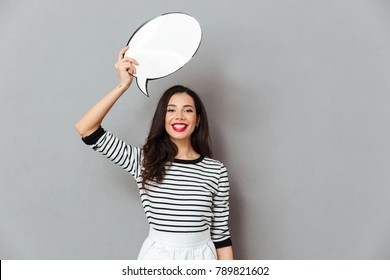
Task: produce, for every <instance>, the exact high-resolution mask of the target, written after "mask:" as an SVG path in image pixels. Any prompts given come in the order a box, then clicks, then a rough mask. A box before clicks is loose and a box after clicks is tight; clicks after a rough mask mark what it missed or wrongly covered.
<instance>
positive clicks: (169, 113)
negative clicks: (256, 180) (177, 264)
mask: <svg viewBox="0 0 390 280" xmlns="http://www.w3.org/2000/svg"><path fill="white" fill-rule="evenodd" d="M127 49H128V47H126V48H124V49H122V51H121V52H120V53H119V58H118V62H117V63H116V64H115V68H116V69H117V72H118V75H119V77H120V84H119V85H118V86H117V87H115V88H114V89H113V90H112V91H111V92H110V93H108V94H107V95H106V96H105V97H104V98H103V99H102V100H100V101H99V102H98V103H97V104H95V105H94V106H93V107H92V108H91V109H90V110H89V111H88V112H87V113H86V114H85V115H84V116H83V117H82V118H81V119H80V120H79V122H78V123H77V124H76V129H77V131H78V132H79V134H80V135H81V136H82V139H83V141H84V142H85V143H86V144H87V145H90V146H91V148H93V149H94V150H95V151H98V152H100V153H102V154H103V155H105V156H107V157H108V158H109V159H111V160H112V161H113V162H114V163H115V164H117V165H119V166H120V167H122V168H123V169H125V170H126V171H128V172H129V173H130V174H131V175H132V176H133V177H134V179H135V180H136V182H137V185H138V190H139V194H140V197H141V201H142V205H143V208H144V211H145V215H146V218H147V220H148V222H149V225H150V230H149V236H148V237H147V238H146V240H145V242H144V244H143V246H142V248H141V251H140V253H139V255H138V259H233V250H232V242H231V239H230V231H229V224H228V220H229V180H228V174H227V169H226V167H225V166H224V165H223V163H221V162H219V161H217V160H215V159H212V158H211V156H212V152H211V144H210V135H209V127H208V122H207V115H206V111H205V108H204V106H203V103H202V101H201V100H200V98H199V96H198V95H197V94H196V93H195V92H194V91H192V90H191V89H189V88H186V87H183V86H174V87H172V88H170V89H168V90H167V91H166V92H165V93H164V94H163V95H162V97H161V98H160V101H159V103H158V105H157V108H156V111H155V114H154V117H153V120H152V125H151V128H150V132H149V135H148V137H147V140H146V143H145V145H144V146H143V148H142V149H141V148H138V147H133V146H131V145H128V144H126V143H125V142H124V141H122V140H120V139H118V138H117V137H115V136H114V135H113V134H112V133H110V132H108V131H105V130H104V129H103V128H102V127H101V122H102V121H103V119H104V117H105V116H106V114H107V113H108V112H109V110H110V109H111V108H112V106H113V105H114V103H115V102H116V101H117V100H118V99H119V98H120V97H121V96H122V94H123V93H124V92H125V91H126V90H127V89H128V88H129V86H130V85H131V83H132V80H133V78H132V75H131V74H133V73H135V71H136V65H137V61H135V60H134V59H132V58H128V57H123V55H124V53H125V51H126V50H127Z"/></svg>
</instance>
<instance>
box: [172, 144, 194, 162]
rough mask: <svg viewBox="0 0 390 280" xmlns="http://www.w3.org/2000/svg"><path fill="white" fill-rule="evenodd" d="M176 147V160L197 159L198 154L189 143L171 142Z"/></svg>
mask: <svg viewBox="0 0 390 280" xmlns="http://www.w3.org/2000/svg"><path fill="white" fill-rule="evenodd" d="M172 142H173V143H174V144H175V145H176V147H177V154H176V156H175V158H176V159H184V160H193V159H197V158H199V156H200V154H198V153H197V152H196V151H195V150H194V148H193V147H192V145H191V142H190V141H178V140H172Z"/></svg>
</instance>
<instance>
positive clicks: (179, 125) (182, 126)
mask: <svg viewBox="0 0 390 280" xmlns="http://www.w3.org/2000/svg"><path fill="white" fill-rule="evenodd" d="M173 127H174V128H177V129H183V128H185V127H186V125H184V124H175V125H173Z"/></svg>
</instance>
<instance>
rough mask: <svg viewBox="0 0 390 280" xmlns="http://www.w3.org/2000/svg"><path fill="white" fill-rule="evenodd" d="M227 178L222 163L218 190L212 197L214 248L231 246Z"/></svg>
mask: <svg viewBox="0 0 390 280" xmlns="http://www.w3.org/2000/svg"><path fill="white" fill-rule="evenodd" d="M229 190H230V187H229V178H228V173H227V169H226V167H225V166H224V165H223V164H222V166H221V173H220V178H219V182H218V191H217V193H216V194H215V195H214V198H213V207H212V210H213V220H212V224H211V239H212V240H213V242H214V244H215V247H216V248H222V247H226V246H231V245H232V241H231V238H230V231H229Z"/></svg>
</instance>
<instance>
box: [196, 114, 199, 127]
mask: <svg viewBox="0 0 390 280" xmlns="http://www.w3.org/2000/svg"><path fill="white" fill-rule="evenodd" d="M199 123H200V116H198V117H197V118H196V128H198V127H199Z"/></svg>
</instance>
